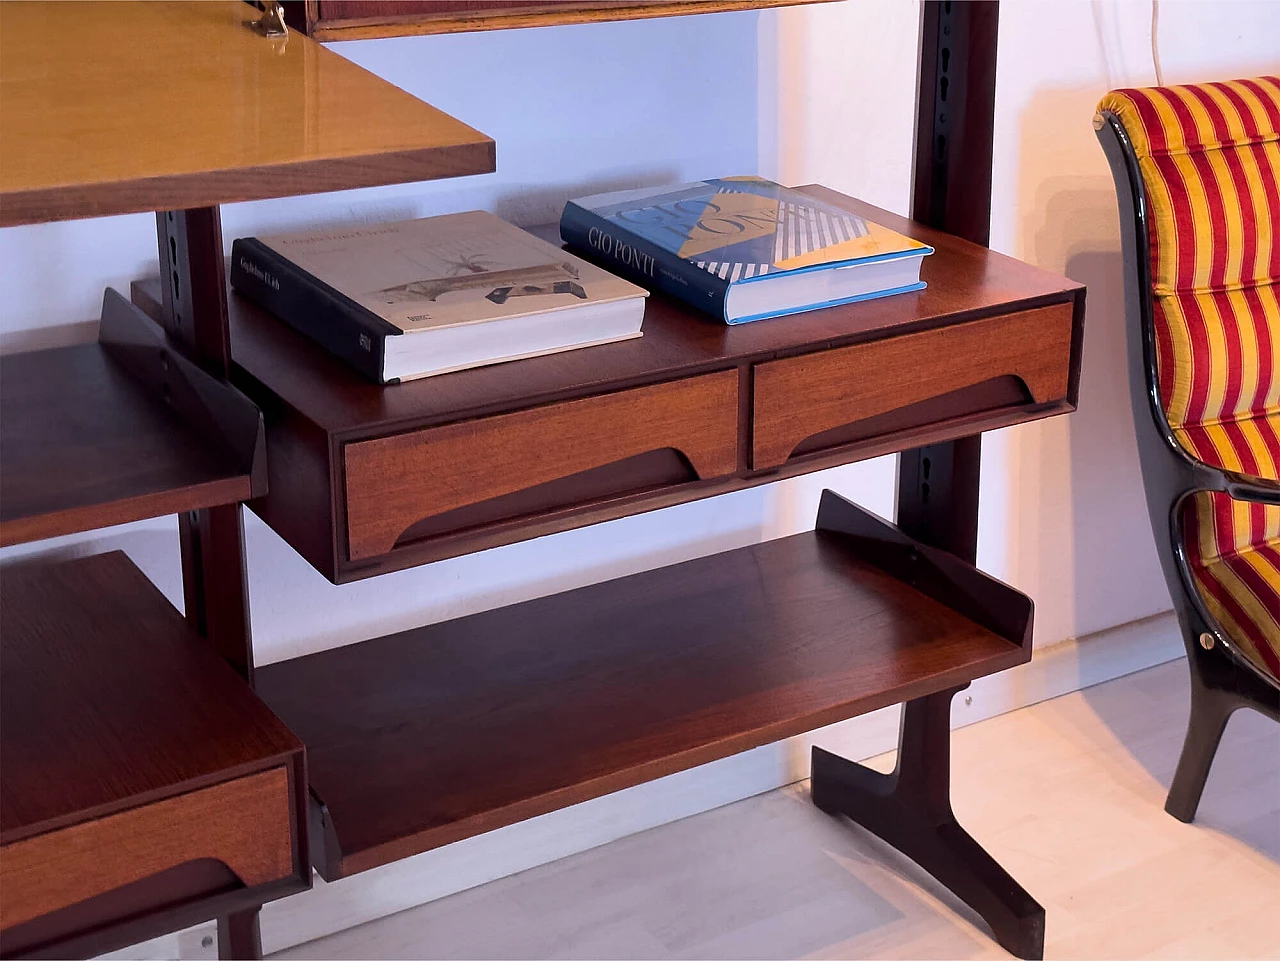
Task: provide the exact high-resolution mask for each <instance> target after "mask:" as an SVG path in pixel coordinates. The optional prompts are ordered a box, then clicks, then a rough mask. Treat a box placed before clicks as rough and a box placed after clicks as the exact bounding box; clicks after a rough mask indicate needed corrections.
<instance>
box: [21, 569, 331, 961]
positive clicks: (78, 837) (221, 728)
mask: <svg viewBox="0 0 1280 961" xmlns="http://www.w3.org/2000/svg"><path fill="white" fill-rule="evenodd" d="M0 621H2V622H3V624H4V643H3V645H0V755H2V756H3V758H4V763H3V766H0V845H3V847H0V953H3V955H4V956H5V957H10V956H13V955H25V954H41V955H43V956H47V957H77V956H83V955H84V951H85V950H86V949H88V948H90V946H92V950H94V951H97V952H101V951H105V950H111V947H110V946H108V947H103V945H104V944H108V945H110V944H115V946H117V947H123V946H125V945H128V944H132V943H136V942H137V941H140V940H144V939H146V938H149V937H155V936H156V935H158V934H162V933H164V932H165V931H169V930H174V929H177V928H181V927H185V926H187V925H190V924H195V923H198V922H200V921H203V920H208V919H209V918H212V917H216V916H218V915H219V914H220V913H223V912H225V911H227V910H235V909H239V908H242V907H245V906H250V905H254V904H261V903H263V902H265V901H268V900H271V899H273V898H276V897H281V896H283V895H286V894H290V893H293V892H295V891H299V890H302V889H304V888H305V887H306V886H307V885H308V883H309V881H310V871H309V870H308V866H307V862H308V860H309V856H308V854H307V845H306V830H305V820H304V818H305V817H306V789H305V783H306V772H305V766H304V763H303V754H302V745H301V744H300V743H299V741H298V739H297V738H296V737H295V736H294V735H293V734H292V733H291V732H290V731H289V730H288V728H286V727H285V726H284V724H283V723H281V721H280V720H279V719H278V718H277V717H275V715H273V714H272V713H271V711H270V710H269V709H268V708H267V707H266V706H265V705H264V704H263V703H262V702H261V701H260V700H259V699H258V698H257V697H256V696H255V695H254V693H253V691H252V690H251V689H250V687H249V685H248V684H247V683H246V682H245V681H244V680H243V679H242V678H241V677H240V676H239V675H238V674H236V672H235V671H234V670H233V669H232V668H231V667H230V666H229V665H228V664H226V663H225V662H224V661H223V660H222V659H221V658H220V657H218V655H217V654H216V653H215V652H214V651H213V649H212V648H211V647H210V645H209V644H208V642H207V641H206V640H204V639H203V638H202V637H200V636H199V635H197V634H196V633H195V631H194V630H193V629H192V628H191V627H190V626H189V625H188V624H187V622H186V620H185V619H184V618H183V616H182V615H181V614H180V613H179V612H178V611H177V610H176V609H175V608H174V607H173V605H171V604H170V603H169V601H168V600H167V599H166V598H165V597H164V595H163V594H161V593H160V591H159V590H157V589H156V587H155V586H153V585H152V584H151V582H150V581H148V580H147V578H146V577H145V575H143V573H142V572H141V571H139V570H138V569H137V568H136V567H135V566H134V565H133V564H132V563H130V561H129V560H128V558H127V557H126V556H125V555H124V554H123V553H121V552H119V551H116V552H112V553H109V554H97V555H93V556H90V557H84V558H79V559H76V560H72V561H66V562H61V563H50V562H44V561H34V562H27V563H21V564H17V565H11V566H7V567H5V569H4V573H3V577H0ZM122 892H126V893H127V895H128V898H127V901H125V902H122V901H121V900H120V899H121V895H122ZM104 932H105V933H104ZM81 938H88V939H90V940H88V941H87V942H85V943H84V944H83V945H82V943H81V941H80V940H79V939H81Z"/></svg>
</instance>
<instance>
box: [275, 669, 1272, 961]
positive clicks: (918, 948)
mask: <svg viewBox="0 0 1280 961" xmlns="http://www.w3.org/2000/svg"><path fill="white" fill-rule="evenodd" d="M1186 714H1187V679H1186V667H1185V664H1184V662H1182V661H1180V660H1179V661H1175V662H1172V663H1170V664H1165V665H1162V666H1160V667H1155V668H1152V669H1150V670H1147V671H1143V672H1141V673H1138V674H1134V675H1130V676H1128V677H1124V678H1120V679H1118V680H1115V681H1111V682H1108V683H1106V684H1102V685H1099V686H1097V687H1093V688H1089V689H1086V690H1084V691H1080V692H1077V693H1074V694H1070V695H1067V696H1065V697H1060V698H1057V699H1055V700H1052V701H1046V702H1044V703H1041V704H1038V705H1035V706H1033V707H1030V708H1026V709H1023V710H1020V711H1015V712H1013V713H1012V714H1006V715H1004V716H1001V717H997V718H993V719H991V720H988V721H984V722H981V723H979V724H975V725H972V726H970V727H967V728H964V729H962V730H959V731H956V732H955V734H954V736H953V741H952V742H953V752H954V763H955V768H956V774H955V779H954V790H953V797H954V803H955V808H956V812H957V814H958V816H959V818H960V820H961V822H962V823H963V824H964V825H965V826H966V827H967V828H968V829H969V831H970V833H972V834H973V835H974V836H975V837H977V838H978V840H979V841H981V842H982V843H984V844H985V845H986V846H987V848H988V850H990V851H991V852H992V853H993V854H994V855H995V856H996V857H997V858H998V859H999V860H1000V861H1001V862H1002V863H1003V864H1004V865H1005V866H1006V867H1007V868H1008V869H1009V870H1010V872H1011V873H1012V874H1013V875H1014V877H1016V878H1017V879H1018V880H1020V881H1021V882H1022V883H1023V885H1024V886H1025V887H1026V888H1027V889H1028V890H1029V891H1030V892H1031V893H1032V894H1033V895H1034V896H1036V897H1037V898H1038V899H1039V900H1040V902H1041V903H1042V904H1044V905H1045V907H1046V909H1047V911H1048V936H1047V942H1046V956H1047V957H1050V958H1139V957H1158V958H1205V959H1208V958H1280V725H1276V724H1274V723H1272V722H1270V721H1268V720H1267V719H1265V718H1263V717H1261V716H1260V715H1257V714H1254V713H1252V712H1247V711H1242V712H1239V713H1237V714H1236V716H1235V717H1234V718H1233V719H1232V721H1231V723H1230V725H1229V726H1228V728H1227V733H1226V736H1225V738H1224V740H1223V744H1222V747H1221V749H1220V750H1219V752H1218V758H1217V761H1216V763H1215V766H1214V770H1213V773H1212V775H1211V777H1210V779H1209V785H1208V788H1207V789H1206V791H1205V796H1204V800H1203V802H1202V803H1201V806H1200V816H1199V818H1198V820H1197V822H1196V824H1194V825H1185V824H1181V823H1180V822H1178V821H1175V820H1174V819H1173V818H1171V817H1169V816H1168V815H1167V814H1165V813H1164V811H1163V809H1162V805H1163V802H1164V795H1165V790H1166V788H1167V786H1168V783H1169V778H1170V775H1171V774H1172V771H1173V767H1174V764H1175V762H1176V759H1177V754H1178V750H1179V748H1180V746H1181V741H1182V734H1183V727H1184V724H1185V722H1186ZM891 762H892V756H891V755H886V756H885V757H884V758H881V759H877V760H876V761H874V762H873V764H874V765H875V766H877V767H881V768H887V767H888V766H889V765H890V764H891ZM275 957H276V958H798V957H815V958H990V957H1007V955H1006V954H1005V953H1004V952H1003V951H1002V950H1001V949H1000V948H998V947H996V945H995V944H994V943H993V942H992V941H990V940H989V939H988V937H987V936H986V935H985V933H984V931H983V929H982V927H981V922H980V921H978V920H977V919H976V917H975V916H973V915H972V914H970V913H968V912H967V909H965V908H964V907H963V906H961V905H959V904H958V902H956V901H955V900H954V899H953V898H952V897H951V896H950V895H949V894H948V893H947V892H946V891H944V890H943V889H941V888H940V887H939V886H938V885H937V884H935V883H934V882H933V881H932V879H930V878H929V877H927V876H926V875H924V874H923V873H922V872H921V871H919V869H917V868H916V867H915V866H914V865H913V864H912V863H911V862H909V861H906V860H905V859H904V858H902V857H900V856H898V855H897V854H896V853H895V852H894V851H892V850H891V849H889V848H887V847H886V846H884V845H883V844H881V843H880V842H879V841H877V840H876V839H874V838H872V837H871V836H869V835H868V834H866V833H865V832H864V831H862V830H861V829H859V828H857V827H854V826H852V825H851V824H849V823H848V822H847V821H841V820H836V819H833V818H829V817H827V816H826V815H823V814H821V813H820V812H818V811H817V810H816V809H815V808H814V807H813V806H812V805H811V804H810V803H809V801H808V789H807V785H805V784H800V785H795V786H793V787H791V788H787V789H785V790H781V791H775V792H772V793H770V794H765V795H761V796H759V797H755V798H751V799H749V800H746V801H742V802H739V803H737V804H733V805H730V806H728V807H724V808H720V809H718V810H715V811H710V812H708V813H705V814H700V815H698V816H696V817H692V818H688V819H686V820H683V821H679V822H676V823H674V824H668V825H665V826H663V827H659V828H655V829H653V830H651V831H647V832H644V833H642V834H637V835H633V836H631V837H628V838H624V839H622V840H619V841H616V842H614V843H612V844H608V845H606V846H604V847H600V848H596V849H595V850H592V851H588V852H585V853H583V854H579V855H575V856H574V857H570V858H566V859H564V860H562V861H558V862H555V863H553V864H548V865H545V866H543V867H539V868H536V869H534V870H531V871H526V872H524V873H523V874H519V875H516V876H514V877H510V878H505V879H503V880H500V881H495V882H493V883H492V884H487V885H485V886H483V887H479V888H475V889H473V890H471V891H467V892H464V893H462V894H458V895H454V896H453V897H449V898H445V899H443V900H440V901H437V902H434V903H432V904H428V905H424V906H422V907H420V908H415V909H413V910H409V911H404V912H402V913H400V914H397V915H394V916H392V917H388V918H384V919H382V920H380V921H375V922H372V923H369V924H365V925H362V926H360V927H357V928H353V929H351V930H348V931H344V932H342V933H340V934H336V935H333V936H331V937H327V938H323V939H320V940H318V941H313V942H311V943H309V944H304V945H302V946H300V947H297V948H294V949H292V950H290V951H287V952H283V953H281V954H277V955H275Z"/></svg>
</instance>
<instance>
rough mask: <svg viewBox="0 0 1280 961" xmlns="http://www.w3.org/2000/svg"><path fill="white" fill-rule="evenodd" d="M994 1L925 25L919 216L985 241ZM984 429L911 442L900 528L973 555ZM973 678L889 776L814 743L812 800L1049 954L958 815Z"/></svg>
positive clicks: (940, 1)
mask: <svg viewBox="0 0 1280 961" xmlns="http://www.w3.org/2000/svg"><path fill="white" fill-rule="evenodd" d="M998 17H999V7H998V6H997V4H996V3H962V2H959V0H928V2H926V3H925V4H924V10H923V18H922V21H921V31H920V87H919V99H918V103H917V128H916V157H915V183H914V191H913V194H912V217H913V218H914V219H916V220H918V221H920V222H921V223H926V224H928V225H929V226H931V227H937V228H939V229H941V230H945V231H947V232H949V233H952V234H957V235H959V236H961V237H964V238H966V239H968V240H972V241H974V242H975V243H980V244H986V243H987V241H988V239H989V237H990V222H991V156H992V133H993V130H994V115H995V64H996V61H995V53H996V29H997V20H998ZM981 455H982V438H981V435H976V436H973V437H963V438H961V439H959V440H956V441H952V442H950V443H945V444H934V445H931V446H929V447H921V448H918V449H916V450H910V451H905V452H904V453H903V454H902V456H901V458H900V460H899V465H898V507H897V521H898V526H899V527H901V528H902V529H903V531H905V532H906V533H907V534H909V535H910V536H912V537H914V538H915V539H916V540H918V541H921V542H923V543H926V544H931V545H933V546H936V547H941V548H942V549H944V550H946V551H948V552H950V553H952V554H954V555H955V556H957V557H960V558H962V559H964V560H967V561H969V562H970V563H972V562H973V561H974V560H975V558H976V556H977V549H978V478H979V467H980V464H981ZM965 686H967V685H963V686H961V687H955V688H951V689H949V690H945V691H939V692H937V693H936V694H929V695H926V696H925V697H920V698H916V699H915V700H913V701H908V702H907V703H906V704H905V705H904V706H903V713H902V727H901V731H900V732H899V739H898V760H897V765H896V767H895V769H894V771H893V773H892V774H880V773H878V772H876V771H872V770H870V769H869V768H866V767H864V766H862V765H860V764H855V763H854V762H852V761H849V760H847V759H845V758H842V757H839V756H837V755H834V754H831V753H830V752H828V751H824V750H822V749H821V748H816V747H815V748H814V749H813V768H812V782H811V783H812V791H813V802H814V804H816V805H817V806H818V807H819V808H821V809H822V810H824V811H827V812H829V813H832V814H842V815H845V816H847V817H849V818H851V819H852V820H854V821H856V822H858V823H859V824H861V825H862V826H863V827H865V828H867V829H868V830H869V831H871V832H872V833H874V834H875V835H877V836H878V837H880V838H882V839H884V840H885V841H887V842H888V843H889V844H892V845H893V846H894V847H895V848H897V849H898V850H899V851H902V852H903V853H904V854H906V855H907V856H908V857H910V858H911V859H912V860H914V861H915V862H916V863H917V864H919V865H920V866H921V867H922V868H924V869H925V870H926V871H928V872H929V873H930V874H932V875H933V876H934V877H935V878H936V879H937V880H938V881H940V882H941V883H942V884H944V885H946V886H947V887H948V888H949V889H950V890H951V891H953V892H954V893H955V894H956V895H958V896H959V897H960V898H961V899H962V900H963V901H965V902H966V903H967V904H968V905H970V907H972V908H973V909H974V910H975V911H977V912H978V913H979V914H980V915H982V917H983V918H984V919H985V920H986V922H987V923H988V924H989V925H990V926H991V930H992V933H993V934H995V936H996V939H997V940H998V941H999V942H1000V944H1002V945H1003V946H1004V947H1005V948H1006V949H1008V950H1009V951H1010V952H1012V953H1013V954H1016V955H1017V956H1019V957H1022V958H1041V957H1043V956H1044V909H1043V908H1041V907H1040V905H1039V904H1037V903H1036V901H1035V899H1034V898H1032V897H1031V896H1030V895H1029V894H1027V892H1026V891H1024V890H1023V889H1022V887H1021V886H1020V885H1019V884H1018V883H1017V882H1016V881H1014V880H1013V878H1011V877H1010V876H1009V875H1008V873H1007V872H1006V871H1005V870H1004V869H1003V868H1002V867H1001V866H1000V865H999V864H998V863H997V862H996V861H995V859H993V858H992V857H991V855H989V854H988V853H987V852H986V851H985V850H983V848H982V846H981V845H979V844H978V842H977V841H975V840H974V839H973V838H972V837H970V836H969V834H968V833H967V832H965V830H964V829H963V828H962V827H961V826H960V825H959V824H958V823H957V822H956V819H955V815H954V814H953V813H952V810H951V723H950V722H951V699H952V697H954V696H955V694H956V693H957V692H958V691H960V690H963V688H964V687H965Z"/></svg>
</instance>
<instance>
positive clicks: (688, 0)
mask: <svg viewBox="0 0 1280 961" xmlns="http://www.w3.org/2000/svg"><path fill="white" fill-rule="evenodd" d="M828 2H830V0H567V2H566V0H557V2H547V0H539V2H536V3H530V2H519V0H507V2H492V0H481V2H479V3H477V2H475V0H463V2H460V3H454V2H441V0H285V8H286V10H288V11H289V13H288V15H289V17H290V19H291V20H292V21H293V22H296V23H297V24H298V26H299V29H305V30H306V31H307V32H308V33H309V34H310V35H311V36H313V37H315V38H316V39H317V40H326V41H328V40H365V39H369V38H371V37H408V36H417V35H420V34H433V33H463V32H469V31H473V30H509V29H513V28H516V27H547V26H558V25H562V24H568V23H596V22H598V21H601V20H643V19H648V18H650V17H683V16H689V15H691V14H701V13H726V12H729V11H733V10H757V9H761V8H764V7H794V6H800V5H802V4H806V3H828Z"/></svg>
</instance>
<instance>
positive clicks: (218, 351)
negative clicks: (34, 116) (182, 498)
mask: <svg viewBox="0 0 1280 961" xmlns="http://www.w3.org/2000/svg"><path fill="white" fill-rule="evenodd" d="M156 234H157V239H158V241H159V246H160V279H161V288H162V289H163V291H164V300H163V303H164V326H165V328H166V330H167V331H168V332H169V334H170V336H171V337H172V338H173V339H174V340H175V341H176V342H177V343H178V344H180V345H181V346H182V347H183V348H184V349H185V350H186V352H187V354H188V356H189V357H190V358H191V360H193V361H194V362H195V363H197V364H199V365H200V366H201V367H203V368H204V369H205V370H207V371H208V372H209V373H211V374H213V375H214V376H215V377H218V378H220V379H222V380H227V379H229V378H230V375H231V326H230V321H229V318H228V316H227V278H226V266H225V264H224V261H223V256H224V252H223V246H222V215H221V212H220V211H219V210H218V208H217V207H197V208H193V209H191V210H162V211H159V212H157V213H156ZM178 536H179V539H180V542H181V545H182V591H183V598H184V600H185V603H186V608H187V619H188V620H189V621H190V622H191V624H192V626H193V627H194V628H195V629H196V631H198V632H199V633H200V634H201V635H202V636H204V637H205V638H207V639H208V641H209V643H210V644H212V645H213V648H214V650H216V651H217V652H218V654H219V655H220V656H221V657H222V658H223V660H225V661H227V662H228V663H229V664H230V665H231V666H232V667H234V668H235V669H236V670H237V671H238V672H239V673H240V675H241V676H242V677H244V679H245V680H247V681H248V682H249V683H250V684H252V683H253V638H252V636H251V634H250V625H249V587H248V579H247V577H246V572H245V556H244V514H243V512H242V510H241V507H240V505H239V504H228V505H224V506H222V507H211V508H207V509H205V510H198V511H188V512H187V513H184V514H179V515H178ZM218 956H219V957H220V958H247V959H259V958H261V957H262V939H261V936H260V935H259V932H258V909H257V908H250V909H247V910H244V911H237V912H234V913H232V914H229V915H227V916H226V917H223V918H219V919H218Z"/></svg>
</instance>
